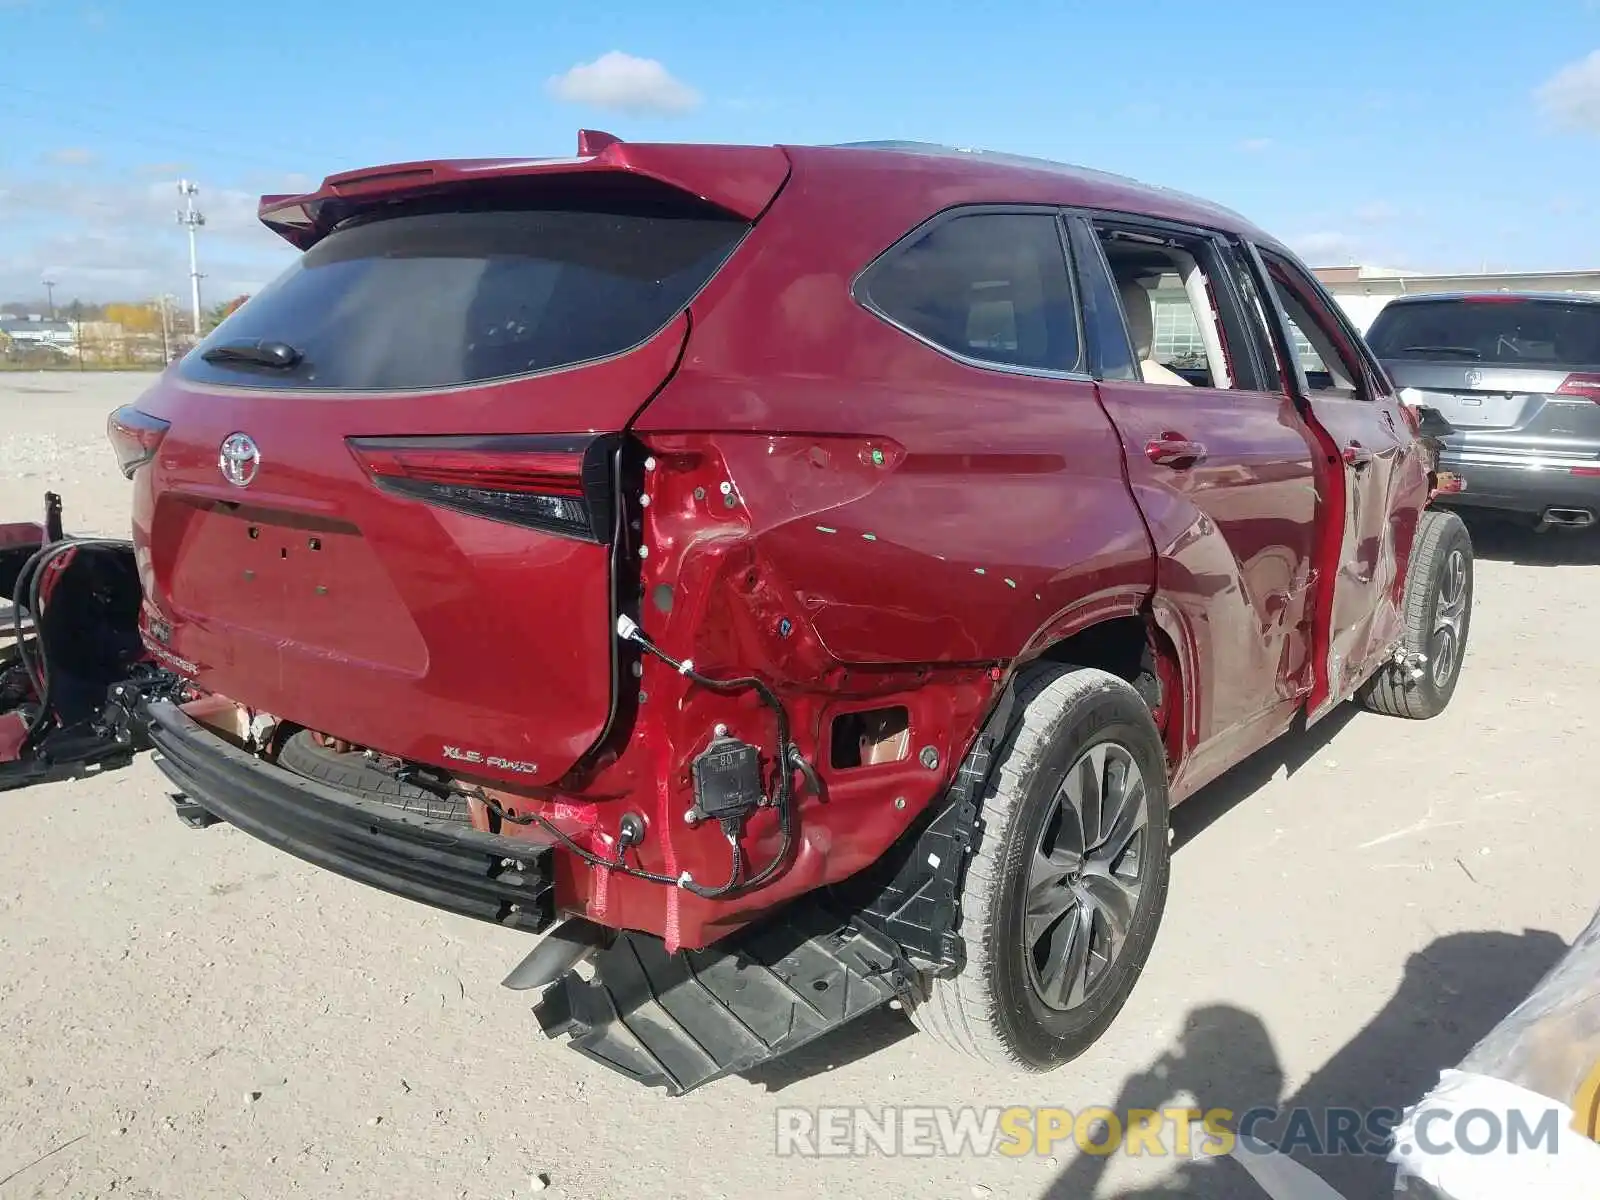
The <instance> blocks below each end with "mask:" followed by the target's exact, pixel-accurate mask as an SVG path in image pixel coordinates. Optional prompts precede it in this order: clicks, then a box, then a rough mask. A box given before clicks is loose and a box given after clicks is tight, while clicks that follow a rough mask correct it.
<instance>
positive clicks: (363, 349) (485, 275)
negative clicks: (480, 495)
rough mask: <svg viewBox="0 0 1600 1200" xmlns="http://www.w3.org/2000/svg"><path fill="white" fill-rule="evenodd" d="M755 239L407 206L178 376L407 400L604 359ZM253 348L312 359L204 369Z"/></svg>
mask: <svg viewBox="0 0 1600 1200" xmlns="http://www.w3.org/2000/svg"><path fill="white" fill-rule="evenodd" d="M747 229H748V226H747V225H746V224H745V223H744V222H742V221H739V220H736V219H734V218H731V217H724V216H722V215H720V213H715V212H713V211H712V210H708V209H700V208H697V209H694V210H692V211H687V212H678V211H663V210H662V209H660V208H659V206H658V207H655V208H653V209H651V210H649V211H645V212H641V211H638V210H637V208H635V210H633V211H629V210H628V209H627V208H626V207H617V208H612V209H610V210H607V209H604V208H601V207H598V206H597V207H594V208H583V209H567V208H524V209H510V208H501V209H490V210H485V209H477V210H462V209H460V208H453V209H448V210H432V211H429V210H410V211H408V210H404V209H402V210H399V211H398V212H397V213H395V214H393V215H386V216H383V217H381V218H379V219H374V220H369V221H366V222H363V223H359V224H351V225H347V226H344V227H341V228H339V229H336V230H335V231H334V232H333V233H331V234H330V235H329V236H328V237H326V238H324V239H323V240H322V241H321V242H318V243H317V244H316V245H315V246H313V247H312V248H311V249H310V250H309V251H307V252H306V253H305V254H304V255H302V256H301V258H300V260H299V261H298V262H296V263H295V265H294V266H292V267H290V268H289V270H288V271H287V272H285V273H284V274H283V275H282V276H280V277H279V278H278V279H277V280H276V281H274V282H273V283H272V284H271V285H270V286H269V287H267V288H266V289H265V290H263V291H262V292H261V293H260V294H259V295H257V296H256V297H255V298H253V299H252V300H251V301H250V302H249V303H248V304H246V305H245V306H244V307H243V308H241V309H239V311H238V312H236V313H235V314H234V315H233V316H232V317H230V318H229V319H228V320H227V321H226V322H225V323H223V324H222V325H220V326H218V328H217V329H216V330H215V331H214V332H213V333H212V334H211V335H210V336H209V337H207V338H206V340H205V341H203V342H202V343H201V344H200V345H199V346H198V347H197V348H196V349H195V351H194V352H193V353H191V354H190V355H189V356H188V357H187V358H186V359H185V360H184V362H183V365H182V368H181V371H182V374H183V375H184V376H185V377H186V378H189V379H193V380H197V381H201V382H208V383H218V384H229V385H235V386H238V385H244V386H247V387H263V388H274V387H278V388H315V389H327V390H333V391H373V390H409V389H417V388H438V387H450V386H458V385H461V384H471V383H482V382H485V381H488V380H494V379H505V378H510V377H514V376H518V375H527V374H532V373H534V372H538V371H548V370H552V369H555V368H558V367H566V366H571V365H573V364H574V363H582V362H587V361H590V360H592V359H598V358H604V357H606V356H608V355H612V354H617V353H620V352H621V351H624V350H627V349H629V348H631V347H633V346H636V345H638V344H639V343H641V342H643V341H645V340H646V339H648V338H649V337H650V336H651V335H652V334H654V333H655V332H656V331H658V330H659V329H661V327H662V326H664V325H665V324H666V323H667V322H668V321H669V320H670V319H671V318H672V317H673V316H675V315H676V314H677V313H678V311H679V310H680V309H681V308H683V306H684V305H685V304H687V303H688V302H689V300H690V299H691V298H692V297H693V296H694V294H695V293H696V292H697V291H698V290H699V289H700V288H701V287H702V286H704V285H705V283H706V281H707V280H709V279H710V278H711V276H712V275H713V274H714V273H715V272H716V270H717V268H718V266H719V265H721V263H722V262H723V261H724V260H725V259H726V257H727V255H728V254H729V253H730V252H731V250H732V249H733V247H734V246H735V245H736V244H737V243H738V241H739V239H740V237H741V236H743V234H744V233H745V231H746V230H747ZM256 339H262V340H267V341H276V342H285V343H287V344H288V345H290V346H292V347H293V348H294V349H295V350H297V351H299V352H300V355H301V358H300V360H299V362H298V363H297V364H296V365H295V366H293V367H292V368H289V369H281V368H272V367H263V366H259V365H253V364H249V363H244V364H241V363H237V362H230V363H226V364H217V363H211V362H207V361H206V360H205V357H204V355H205V353H206V351H207V350H209V349H212V348H214V347H217V346H219V345H222V344H225V343H230V342H237V341H254V340H256Z"/></svg>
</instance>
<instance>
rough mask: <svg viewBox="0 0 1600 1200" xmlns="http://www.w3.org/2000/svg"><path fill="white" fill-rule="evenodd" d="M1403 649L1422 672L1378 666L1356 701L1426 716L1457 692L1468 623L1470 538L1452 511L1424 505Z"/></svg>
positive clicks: (1396, 713)
mask: <svg viewBox="0 0 1600 1200" xmlns="http://www.w3.org/2000/svg"><path fill="white" fill-rule="evenodd" d="M1404 605H1405V609H1404V613H1403V615H1404V618H1405V649H1406V651H1407V654H1408V655H1409V656H1415V657H1417V658H1420V659H1421V660H1422V661H1421V664H1420V670H1421V675H1420V676H1417V677H1415V678H1413V677H1412V676H1411V673H1410V672H1408V671H1403V670H1400V669H1397V668H1395V667H1391V666H1384V667H1382V668H1381V669H1380V670H1379V671H1378V673H1377V674H1376V675H1374V676H1373V677H1372V678H1371V679H1369V680H1368V681H1367V683H1366V684H1365V686H1364V687H1363V688H1362V689H1361V692H1360V693H1359V695H1358V699H1359V700H1360V701H1361V703H1362V704H1363V705H1364V706H1365V707H1367V708H1369V709H1371V710H1372V711H1373V712H1380V713H1383V714H1385V715H1386V716H1391V717H1409V718H1410V719H1412V720H1418V721H1421V720H1426V719H1428V718H1430V717H1436V716H1438V715H1439V714H1440V713H1442V712H1443V711H1444V710H1445V708H1446V707H1447V706H1448V705H1449V703H1450V698H1451V697H1452V696H1453V695H1455V690H1456V683H1457V681H1458V680H1459V679H1460V678H1461V660H1462V658H1463V657H1464V656H1465V655H1466V652H1467V632H1468V627H1469V626H1470V625H1471V623H1472V537H1471V535H1470V534H1468V533H1467V527H1466V526H1465V525H1464V524H1462V521H1461V518H1460V517H1458V516H1457V515H1456V514H1455V513H1453V512H1445V511H1442V510H1437V509H1426V510H1424V512H1423V514H1422V519H1421V521H1420V522H1419V523H1418V525H1417V540H1416V545H1415V546H1414V548H1413V549H1412V551H1411V565H1410V566H1409V567H1408V568H1407V569H1406V586H1405V600H1404Z"/></svg>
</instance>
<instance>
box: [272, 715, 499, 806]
mask: <svg viewBox="0 0 1600 1200" xmlns="http://www.w3.org/2000/svg"><path fill="white" fill-rule="evenodd" d="M278 765H279V766H280V767H283V768H284V769H285V770H288V771H293V772H294V773H295V774H296V775H300V776H303V777H305V778H306V779H315V780H316V781H317V782H318V783H325V784H327V785H328V786H329V787H335V788H338V789H339V790H340V791H342V792H349V793H350V794H351V795H353V796H360V797H361V798H362V799H363V800H376V801H378V802H379V803H380V804H388V805H390V806H392V807H394V808H398V809H401V810H403V811H405V812H408V813H411V814H412V815H414V816H418V817H433V818H436V819H438V820H442V821H468V820H470V819H471V818H470V816H469V814H468V812H467V802H466V799H465V798H464V797H461V796H454V795H440V794H439V793H438V792H431V791H429V790H428V789H427V788H423V787H418V786H417V785H416V784H414V783H402V782H401V781H400V780H398V779H396V778H395V777H394V776H393V775H392V774H391V773H389V772H387V771H384V770H382V769H381V768H379V767H378V766H376V765H375V764H373V763H372V762H371V761H370V760H369V759H368V758H367V756H366V755H365V754H363V753H361V752H360V751H359V750H348V751H345V752H343V753H341V752H339V751H337V750H332V749H329V748H328V747H326V746H320V745H318V744H317V742H316V741H315V739H313V738H312V736H311V734H310V733H308V732H307V731H306V730H303V729H302V730H299V731H298V732H296V733H294V734H292V735H290V736H289V737H288V738H287V739H286V740H285V741H284V743H283V748H282V749H281V750H279V751H278Z"/></svg>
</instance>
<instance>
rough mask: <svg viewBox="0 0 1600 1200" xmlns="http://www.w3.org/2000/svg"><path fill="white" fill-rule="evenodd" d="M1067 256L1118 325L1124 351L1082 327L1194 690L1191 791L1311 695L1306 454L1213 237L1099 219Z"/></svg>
mask: <svg viewBox="0 0 1600 1200" xmlns="http://www.w3.org/2000/svg"><path fill="white" fill-rule="evenodd" d="M1074 250H1075V252H1076V253H1077V254H1078V257H1079V259H1080V262H1081V263H1082V264H1083V265H1081V267H1080V269H1081V270H1082V272H1083V274H1084V277H1085V280H1086V282H1085V289H1086V291H1087V290H1088V288H1089V287H1090V286H1091V283H1092V282H1093V281H1095V280H1097V279H1098V280H1103V281H1104V283H1105V285H1106V286H1107V287H1108V288H1109V289H1110V290H1109V295H1108V297H1107V299H1106V301H1105V302H1104V303H1102V304H1098V305H1096V307H1098V308H1105V309H1108V310H1110V311H1112V312H1117V311H1120V312H1121V313H1122V315H1123V318H1124V324H1123V326H1119V327H1118V329H1117V332H1116V336H1117V337H1118V338H1120V339H1126V340H1123V341H1122V344H1121V346H1120V347H1118V346H1116V345H1115V344H1114V342H1113V340H1112V338H1111V337H1110V336H1109V335H1108V333H1107V331H1106V330H1105V328H1104V327H1103V326H1101V325H1098V324H1097V325H1096V326H1094V327H1092V331H1093V332H1094V334H1095V339H1096V349H1097V353H1098V355H1099V361H1097V363H1096V364H1095V373H1096V376H1097V378H1098V379H1099V390H1100V395H1101V398H1102V402H1103V403H1104V404H1105V407H1106V411H1107V412H1108V413H1109V414H1110V416H1111V419H1112V421H1113V423H1114V424H1115V425H1116V427H1117V430H1118V432H1119V434H1120V435H1121V438H1122V443H1123V448H1124V454H1125V458H1126V461H1127V469H1128V480H1129V484H1130V485H1131V487H1132V489H1133V492H1134V496H1135V498H1136V499H1137V500H1138V503H1139V507H1140V510H1141V511H1142V512H1143V514H1144V516H1145V520H1146V522H1147V524H1148V526H1149V529H1150V534H1151V538H1152V540H1153V541H1154V543H1155V548H1156V556H1157V566H1156V570H1157V601H1158V605H1159V606H1161V607H1162V608H1163V609H1164V611H1163V613H1162V614H1161V615H1162V617H1163V620H1164V622H1165V623H1168V624H1169V632H1171V633H1173V636H1174V637H1175V640H1176V641H1177V642H1178V646H1179V650H1180V653H1181V654H1182V655H1183V657H1184V661H1185V665H1186V673H1189V674H1191V675H1192V677H1193V679H1194V684H1195V687H1194V702H1193V704H1192V705H1191V706H1190V711H1188V712H1186V714H1185V715H1186V719H1187V721H1186V723H1187V726H1188V727H1187V728H1186V730H1185V737H1186V741H1187V748H1188V749H1189V751H1190V753H1189V754H1188V755H1187V756H1186V759H1187V761H1186V763H1185V766H1184V768H1183V772H1184V773H1183V776H1182V778H1181V779H1179V780H1178V781H1175V785H1174V786H1175V787H1177V788H1179V790H1187V789H1189V788H1191V787H1193V786H1198V784H1199V783H1202V782H1204V781H1205V779H1207V778H1209V777H1211V776H1213V775H1215V774H1216V773H1217V771H1218V770H1220V769H1222V768H1224V767H1226V766H1228V765H1231V763H1232V762H1234V761H1237V760H1238V758H1239V757H1242V755H1244V754H1246V753H1249V752H1250V751H1251V750H1253V749H1254V748H1256V747H1257V746H1259V745H1261V744H1264V742H1265V741H1267V740H1269V739H1270V738H1271V737H1272V736H1273V734H1274V733H1275V732H1276V730H1277V729H1278V728H1279V727H1280V724H1281V722H1283V721H1286V720H1287V719H1288V718H1287V714H1289V713H1291V712H1292V711H1293V709H1294V707H1295V705H1296V703H1297V700H1298V697H1299V696H1300V695H1302V694H1303V693H1304V691H1305V689H1306V688H1307V687H1308V686H1309V666H1310V657H1309V645H1308V642H1307V640H1306V634H1307V631H1308V628H1309V622H1308V620H1307V609H1306V603H1307V598H1308V596H1309V594H1310V591H1311V584H1312V567H1313V558H1312V551H1313V534H1314V530H1315V527H1316V516H1317V513H1316V504H1317V488H1316V483H1315V464H1314V462H1313V448H1312V447H1313V443H1312V439H1311V434H1310V431H1309V429H1308V428H1307V426H1306V424H1305V422H1304V421H1303V420H1301V418H1300V416H1299V414H1298V413H1297V412H1296V410H1295V407H1294V405H1293V403H1292V402H1291V401H1290V399H1289V397H1288V396H1286V395H1283V394H1282V393H1281V392H1278V391H1276V390H1274V389H1273V388H1271V387H1270V386H1266V384H1265V383H1264V381H1263V378H1262V376H1261V374H1260V371H1259V368H1258V366H1257V364H1256V361H1255V356H1254V353H1253V351H1252V348H1251V344H1250V343H1251V339H1250V336H1249V334H1248V333H1247V332H1246V326H1245V324H1244V320H1243V314H1242V309H1241V305H1240V302H1239V298H1238V296H1237V295H1236V294H1235V291H1234V289H1233V287H1232V286H1231V283H1230V281H1229V279H1228V276H1227V273H1226V268H1225V266H1224V265H1223V263H1222V259H1221V247H1220V245H1219V244H1218V242H1217V241H1216V239H1215V238H1214V237H1213V236H1212V235H1211V234H1210V233H1207V232H1204V231H1200V230H1192V229H1186V228H1183V227H1179V226H1171V225H1166V224H1154V223H1150V222H1147V221H1142V220H1139V219H1136V218H1133V217H1123V216H1120V215H1114V214H1096V215H1095V216H1094V217H1093V218H1092V219H1090V220H1085V221H1082V222H1079V223H1077V225H1076V228H1075V232H1074ZM1129 341H1131V358H1130V347H1129ZM1118 349H1120V357H1117V356H1116V351H1117V350H1118ZM1108 353H1110V354H1111V355H1113V357H1111V358H1107V354H1108Z"/></svg>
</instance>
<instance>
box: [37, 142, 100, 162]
mask: <svg viewBox="0 0 1600 1200" xmlns="http://www.w3.org/2000/svg"><path fill="white" fill-rule="evenodd" d="M44 158H45V161H46V162H50V163H55V164H56V165H57V166H62V167H87V166H88V165H89V164H90V163H92V162H94V160H95V153H94V151H93V150H85V149H84V148H83V147H82V146H62V147H59V148H58V149H55V150H51V151H50V152H48V153H47V154H46V155H45V156H44Z"/></svg>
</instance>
